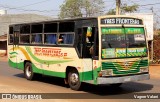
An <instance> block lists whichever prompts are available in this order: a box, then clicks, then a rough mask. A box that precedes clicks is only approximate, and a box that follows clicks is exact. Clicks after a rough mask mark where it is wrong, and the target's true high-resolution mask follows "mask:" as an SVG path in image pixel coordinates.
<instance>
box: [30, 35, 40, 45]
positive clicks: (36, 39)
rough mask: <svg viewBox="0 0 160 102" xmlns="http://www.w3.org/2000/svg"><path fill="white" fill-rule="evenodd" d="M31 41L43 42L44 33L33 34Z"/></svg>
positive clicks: (35, 42)
mask: <svg viewBox="0 0 160 102" xmlns="http://www.w3.org/2000/svg"><path fill="white" fill-rule="evenodd" d="M31 42H32V43H34V44H40V43H42V34H32V40H31Z"/></svg>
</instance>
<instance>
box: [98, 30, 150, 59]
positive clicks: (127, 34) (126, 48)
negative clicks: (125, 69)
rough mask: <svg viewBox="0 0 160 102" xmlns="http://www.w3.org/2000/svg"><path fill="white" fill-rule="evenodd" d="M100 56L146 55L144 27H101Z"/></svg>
mask: <svg viewBox="0 0 160 102" xmlns="http://www.w3.org/2000/svg"><path fill="white" fill-rule="evenodd" d="M101 31H102V58H125V57H141V56H147V48H146V41H145V35H144V28H102V29H101Z"/></svg>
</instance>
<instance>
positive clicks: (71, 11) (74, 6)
mask: <svg viewBox="0 0 160 102" xmlns="http://www.w3.org/2000/svg"><path fill="white" fill-rule="evenodd" d="M80 1H81V0H65V1H64V4H62V5H61V6H60V9H61V11H60V14H59V18H74V17H82V13H81V2H80Z"/></svg>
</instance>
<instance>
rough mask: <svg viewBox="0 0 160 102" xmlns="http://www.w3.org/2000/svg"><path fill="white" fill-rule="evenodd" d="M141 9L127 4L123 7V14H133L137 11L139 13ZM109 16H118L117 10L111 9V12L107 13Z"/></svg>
mask: <svg viewBox="0 0 160 102" xmlns="http://www.w3.org/2000/svg"><path fill="white" fill-rule="evenodd" d="M138 8H139V6H138V5H137V4H133V5H131V6H128V5H127V4H123V5H122V6H121V13H122V14H124V13H133V12H135V11H137V10H138ZM106 14H107V15H115V14H116V10H115V9H111V10H109V11H108V12H107V13H106Z"/></svg>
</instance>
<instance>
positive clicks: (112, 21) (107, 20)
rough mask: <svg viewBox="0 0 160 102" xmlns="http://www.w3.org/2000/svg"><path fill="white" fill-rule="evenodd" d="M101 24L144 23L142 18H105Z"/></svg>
mask: <svg viewBox="0 0 160 102" xmlns="http://www.w3.org/2000/svg"><path fill="white" fill-rule="evenodd" d="M101 24H131V25H142V20H141V19H136V18H120V17H118V18H103V19H101Z"/></svg>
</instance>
